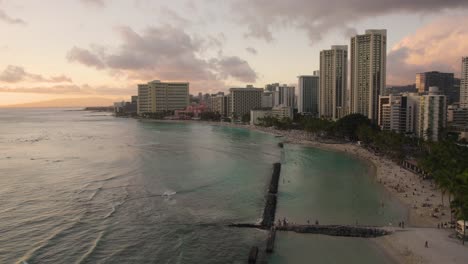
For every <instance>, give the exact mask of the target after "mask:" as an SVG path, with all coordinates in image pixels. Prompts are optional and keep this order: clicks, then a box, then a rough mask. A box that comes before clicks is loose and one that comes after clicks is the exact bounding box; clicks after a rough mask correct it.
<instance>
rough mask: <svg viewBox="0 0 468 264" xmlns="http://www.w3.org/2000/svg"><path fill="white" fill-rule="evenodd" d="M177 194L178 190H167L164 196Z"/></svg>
mask: <svg viewBox="0 0 468 264" xmlns="http://www.w3.org/2000/svg"><path fill="white" fill-rule="evenodd" d="M175 194H177V192H174V191H165V192H164V193H163V195H162V196H173V195H175Z"/></svg>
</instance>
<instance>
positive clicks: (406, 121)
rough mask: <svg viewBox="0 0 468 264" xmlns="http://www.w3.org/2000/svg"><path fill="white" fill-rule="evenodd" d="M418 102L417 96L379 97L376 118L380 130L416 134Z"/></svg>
mask: <svg viewBox="0 0 468 264" xmlns="http://www.w3.org/2000/svg"><path fill="white" fill-rule="evenodd" d="M419 102H420V97H419V95H417V94H405V95H389V96H380V97H379V117H378V125H379V126H380V129H382V130H386V131H394V132H397V133H405V134H416V130H417V127H418V121H419V116H418V113H419Z"/></svg>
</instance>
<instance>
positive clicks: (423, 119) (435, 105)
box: [417, 87, 447, 141]
mask: <svg viewBox="0 0 468 264" xmlns="http://www.w3.org/2000/svg"><path fill="white" fill-rule="evenodd" d="M418 123H419V124H418V130H417V135H418V136H419V137H420V138H424V139H426V140H432V141H437V140H438V139H439V137H440V136H441V135H440V132H441V130H442V129H443V128H445V126H446V123H447V97H446V96H445V95H442V94H439V89H438V88H437V87H429V91H428V94H426V95H421V97H420V105H419V121H418Z"/></svg>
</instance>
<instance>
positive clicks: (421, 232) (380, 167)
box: [169, 121, 468, 264]
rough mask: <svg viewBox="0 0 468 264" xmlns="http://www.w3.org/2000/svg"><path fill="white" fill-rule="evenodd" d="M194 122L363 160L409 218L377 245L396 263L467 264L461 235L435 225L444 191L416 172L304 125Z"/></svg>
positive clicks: (446, 215)
mask: <svg viewBox="0 0 468 264" xmlns="http://www.w3.org/2000/svg"><path fill="white" fill-rule="evenodd" d="M169 122H173V121H169ZM175 122H191V121H175ZM197 123H204V124H209V125H216V126H228V127H239V128H244V129H250V130H254V131H258V132H263V133H268V134H271V135H274V136H281V137H282V138H283V139H284V140H283V142H284V143H289V144H299V145H304V146H310V147H315V148H320V149H324V150H329V151H338V152H342V153H346V154H348V155H352V156H353V157H356V158H358V159H361V160H363V161H365V162H367V163H368V164H369V165H370V166H373V167H374V168H375V175H374V176H375V180H376V182H378V183H380V184H382V186H384V187H385V189H386V190H387V191H388V192H389V193H390V194H392V195H393V196H394V197H397V198H398V199H399V200H400V202H401V203H402V204H403V205H404V206H406V207H407V208H408V218H409V223H405V228H404V229H402V228H398V223H392V226H391V227H390V226H389V227H387V228H389V229H391V230H392V231H393V233H392V234H391V235H389V236H385V237H380V238H375V239H373V240H374V241H375V242H376V244H377V246H379V247H380V248H382V250H384V251H385V252H386V253H387V254H388V256H389V257H390V258H392V259H394V260H395V262H397V263H408V264H412V263H444V264H445V263H456V264H458V263H460V264H461V263H468V243H467V245H466V246H463V245H462V244H461V242H460V240H458V239H456V238H455V236H454V231H453V230H452V229H449V228H440V229H439V228H438V227H437V225H438V224H439V223H445V222H449V221H450V210H449V208H448V195H447V194H446V195H445V197H444V204H442V192H441V191H440V190H439V189H437V188H436V186H435V183H434V182H433V181H432V180H423V179H422V177H420V176H419V175H417V174H415V173H413V172H410V171H408V170H406V169H404V168H402V167H400V166H399V165H398V164H396V163H395V162H393V161H391V160H389V159H387V158H384V157H381V156H378V155H376V154H374V153H372V152H370V151H368V150H367V149H365V148H363V147H361V146H359V145H357V144H353V143H342V144H341V143H340V144H337V143H325V142H320V141H318V140H317V138H315V137H314V136H313V135H311V134H310V133H308V132H305V131H303V130H276V129H274V128H271V127H259V126H251V125H240V124H232V123H226V122H205V121H198V122H197ZM434 215H436V216H437V217H434ZM426 241H428V243H429V248H426V247H425V242H426Z"/></svg>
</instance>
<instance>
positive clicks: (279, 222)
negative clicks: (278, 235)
mask: <svg viewBox="0 0 468 264" xmlns="http://www.w3.org/2000/svg"><path fill="white" fill-rule="evenodd" d="M294 225H296V223H295V222H289V221H288V220H287V219H286V217H284V218H283V220H281V218H280V219H278V220H277V224H276V227H287V226H294ZM307 225H310V220H307ZM315 225H319V221H318V220H315Z"/></svg>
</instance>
